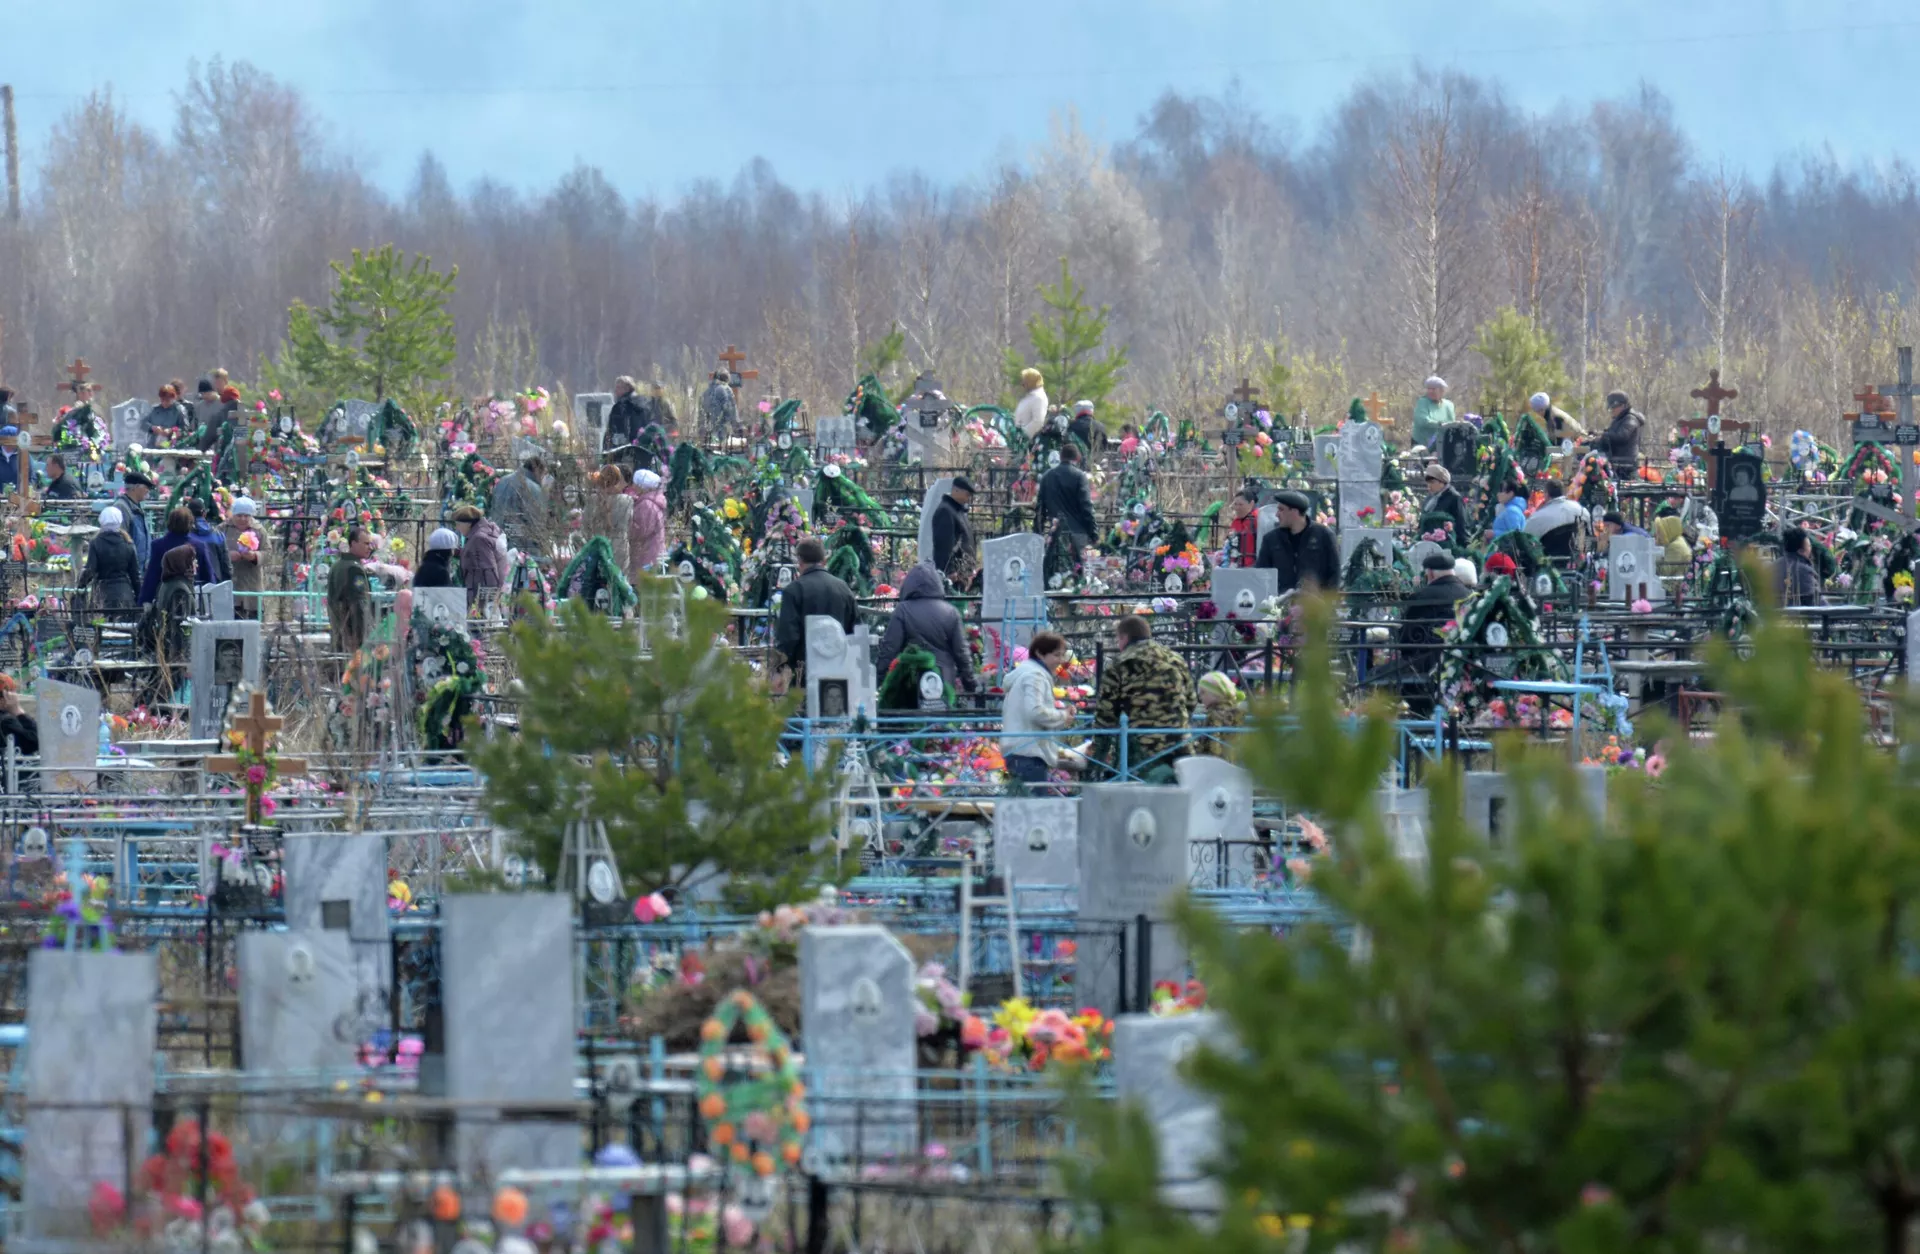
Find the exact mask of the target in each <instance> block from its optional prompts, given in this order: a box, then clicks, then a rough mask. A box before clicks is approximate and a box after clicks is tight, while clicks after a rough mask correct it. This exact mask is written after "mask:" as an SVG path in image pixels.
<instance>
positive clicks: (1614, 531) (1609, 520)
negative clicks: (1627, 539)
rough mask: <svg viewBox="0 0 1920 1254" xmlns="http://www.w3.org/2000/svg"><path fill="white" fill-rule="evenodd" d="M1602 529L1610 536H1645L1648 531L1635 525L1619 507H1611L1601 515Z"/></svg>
mask: <svg viewBox="0 0 1920 1254" xmlns="http://www.w3.org/2000/svg"><path fill="white" fill-rule="evenodd" d="M1600 525H1601V529H1602V530H1604V531H1605V532H1606V533H1607V534H1608V535H1609V536H1644V535H1646V534H1647V533H1646V531H1645V530H1644V529H1642V528H1640V527H1636V526H1634V525H1633V524H1632V523H1630V522H1628V521H1627V520H1626V518H1625V517H1624V516H1623V515H1622V514H1621V513H1620V511H1619V510H1617V509H1610V510H1608V511H1607V512H1606V513H1604V514H1602V515H1600Z"/></svg>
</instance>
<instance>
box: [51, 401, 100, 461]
mask: <svg viewBox="0 0 1920 1254" xmlns="http://www.w3.org/2000/svg"><path fill="white" fill-rule="evenodd" d="M106 442H107V433H106V429H105V428H104V427H103V426H102V425H101V423H100V415H99V414H97V413H95V412H94V411H93V402H92V401H81V402H80V403H79V404H78V405H71V406H68V407H67V408H65V409H62V410H61V411H60V414H59V421H58V422H57V423H56V424H55V426H54V429H53V444H54V447H55V448H58V449H80V450H81V451H83V452H84V453H86V455H87V460H88V461H90V462H97V461H99V460H100V450H101V449H102V448H103V447H104V446H105V445H106Z"/></svg>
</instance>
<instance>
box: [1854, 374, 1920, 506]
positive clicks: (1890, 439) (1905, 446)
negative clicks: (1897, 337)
mask: <svg viewBox="0 0 1920 1254" xmlns="http://www.w3.org/2000/svg"><path fill="white" fill-rule="evenodd" d="M1915 396H1920V383H1915V382H1914V381H1913V349H1912V348H1911V347H1903V348H1902V349H1901V350H1900V381H1899V382H1898V383H1883V384H1881V385H1880V388H1879V390H1878V392H1877V393H1876V392H1875V390H1874V389H1873V388H1868V389H1867V390H1866V392H1865V393H1863V394H1861V395H1859V396H1856V397H1855V398H1854V399H1856V400H1858V401H1860V403H1861V412H1860V421H1858V422H1856V423H1855V424H1854V426H1853V442H1854V446H1855V447H1858V446H1859V445H1861V444H1865V443H1877V444H1891V445H1893V446H1894V447H1895V449H1896V450H1897V451H1896V452H1895V455H1894V458H1893V460H1894V463H1895V464H1896V465H1897V466H1899V467H1900V489H1901V491H1902V492H1903V493H1905V494H1906V497H1907V500H1906V507H1907V517H1909V518H1920V501H1916V500H1915V499H1914V498H1915V497H1916V496H1920V492H1916V491H1915V488H1916V487H1920V484H1916V482H1915V475H1914V464H1913V455H1914V446H1916V445H1920V426H1916V425H1914V421H1913V398H1914V397H1915ZM1889 401H1891V402H1892V405H1891V409H1892V410H1893V414H1894V420H1893V421H1892V422H1891V423H1889V422H1888V421H1887V419H1886V414H1887V412H1888V409H1889V405H1888V402H1889ZM1869 403H1873V405H1874V409H1873V411H1872V412H1873V414H1874V417H1873V418H1872V419H1871V420H1869V418H1868V416H1867V415H1868V412H1869V411H1868V410H1867V409H1866V406H1867V405H1868V404H1869Z"/></svg>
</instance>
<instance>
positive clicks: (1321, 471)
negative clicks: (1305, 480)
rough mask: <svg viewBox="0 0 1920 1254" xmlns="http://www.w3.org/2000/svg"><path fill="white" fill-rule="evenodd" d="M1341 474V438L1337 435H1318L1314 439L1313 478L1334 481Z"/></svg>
mask: <svg viewBox="0 0 1920 1254" xmlns="http://www.w3.org/2000/svg"><path fill="white" fill-rule="evenodd" d="M1339 474H1340V437H1339V436H1337V435H1332V434H1328V435H1316V436H1314V437H1313V477H1314V478H1315V479H1334V478H1338V477H1339Z"/></svg>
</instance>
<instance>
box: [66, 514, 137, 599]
mask: <svg viewBox="0 0 1920 1254" xmlns="http://www.w3.org/2000/svg"><path fill="white" fill-rule="evenodd" d="M125 527H126V518H125V516H124V515H122V514H121V512H120V511H119V510H118V509H116V508H114V507H113V506H111V505H109V506H107V507H106V508H105V509H103V510H101V511H100V534H99V535H96V536H95V537H94V538H93V539H92V540H91V541H90V542H89V543H88V544H87V566H86V569H85V570H84V571H82V572H81V574H80V583H79V585H78V586H79V587H80V588H81V589H83V590H84V589H87V588H92V589H93V595H94V601H93V604H94V608H95V609H100V610H130V609H132V608H133V606H134V603H135V602H136V601H137V600H138V599H139V592H140V559H139V557H137V556H136V555H135V554H134V551H133V541H131V540H129V539H127V533H126V531H125V530H124V528H125Z"/></svg>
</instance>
